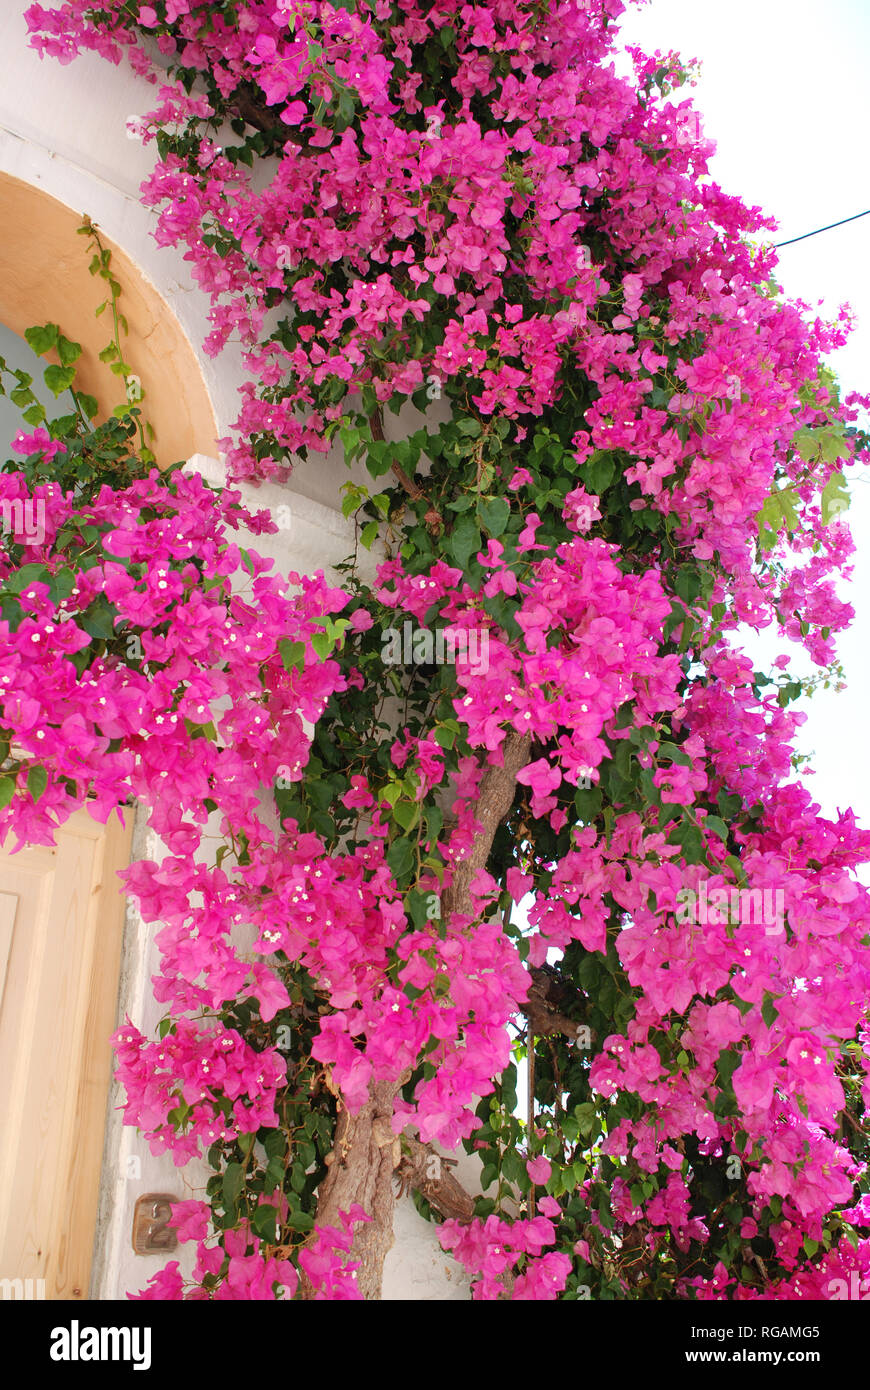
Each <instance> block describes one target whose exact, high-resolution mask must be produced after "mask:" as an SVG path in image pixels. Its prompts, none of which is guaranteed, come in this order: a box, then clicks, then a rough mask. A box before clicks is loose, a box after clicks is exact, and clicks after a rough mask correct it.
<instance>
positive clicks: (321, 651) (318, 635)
mask: <svg viewBox="0 0 870 1390" xmlns="http://www.w3.org/2000/svg"><path fill="white" fill-rule="evenodd" d="M311 645H312V647H313V648H314V650H315V651H316V653H317V655H318V656H319V657H320V660H321V661H325V660H326V658H327V657H328V656H329V653H330V652H331V651H332V638H331V637H330V636H329V635H328V633H326V632H315V633H314V635H313V637H312V638H311Z"/></svg>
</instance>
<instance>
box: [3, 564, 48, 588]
mask: <svg viewBox="0 0 870 1390" xmlns="http://www.w3.org/2000/svg"><path fill="white" fill-rule="evenodd" d="M49 578H50V576H49V573H48V570H47V569H46V567H45V565H22V566H21V568H20V569H17V570H14V571H13V573H12V574H10V576H9V578H8V579H7V580H6V581H5V582H4V585H3V587H4V588H5V589H6V591H7V593H10V594H21V593H23V592H24V590H25V589H27V588H29V587H30V585H31V584H35V583H42V584H46V583H48V581H49Z"/></svg>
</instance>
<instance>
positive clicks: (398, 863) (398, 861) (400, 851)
mask: <svg viewBox="0 0 870 1390" xmlns="http://www.w3.org/2000/svg"><path fill="white" fill-rule="evenodd" d="M387 863H388V864H389V866H390V870H391V871H392V874H393V877H394V878H396V879H400V878H404V876H405V874H407V873H410V871H411V868H412V867H413V864H414V846H413V844H412V843H411V841H410V840H406V839H401V840H394V841H393V843H392V844H391V845H390V848H389V849H388V850H387Z"/></svg>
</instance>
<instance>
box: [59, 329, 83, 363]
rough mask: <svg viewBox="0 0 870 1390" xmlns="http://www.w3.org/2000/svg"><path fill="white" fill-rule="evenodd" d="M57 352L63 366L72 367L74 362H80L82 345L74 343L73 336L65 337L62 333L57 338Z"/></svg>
mask: <svg viewBox="0 0 870 1390" xmlns="http://www.w3.org/2000/svg"><path fill="white" fill-rule="evenodd" d="M57 354H58V357H59V358H60V360H61V365H62V366H64V367H71V366H72V364H73V362H78V360H79V358H80V357H81V355H82V345H81V343H74V342H73V341H72V339H71V338H65V337H64V336H63V334H62V333H61V334H60V336H59V338H58V340H57Z"/></svg>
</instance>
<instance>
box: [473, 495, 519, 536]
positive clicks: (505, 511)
mask: <svg viewBox="0 0 870 1390" xmlns="http://www.w3.org/2000/svg"><path fill="white" fill-rule="evenodd" d="M510 512H511V508H510V503H509V502H508V500H507V498H506V497H493V498H492V500H491V501H489V502H481V504H480V507H479V509H478V513H479V516H480V519H481V521H482V523H483V525H484V528H485V529H486V530H487V531H488V532H489V534H490V535H491V536H495V537H499V536H503V535H504V531H505V527H506V526H507V523H508V517H509V516H510Z"/></svg>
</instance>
